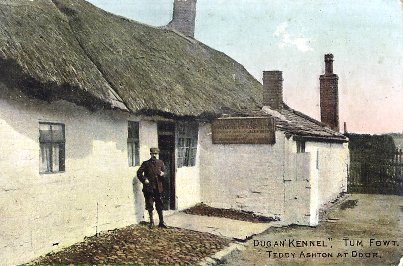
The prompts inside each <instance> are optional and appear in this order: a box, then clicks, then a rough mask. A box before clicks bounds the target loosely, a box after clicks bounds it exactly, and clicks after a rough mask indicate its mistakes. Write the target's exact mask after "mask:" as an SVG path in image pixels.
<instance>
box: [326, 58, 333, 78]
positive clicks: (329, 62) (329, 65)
mask: <svg viewBox="0 0 403 266" xmlns="http://www.w3.org/2000/svg"><path fill="white" fill-rule="evenodd" d="M331 74H333V54H325V75H331Z"/></svg>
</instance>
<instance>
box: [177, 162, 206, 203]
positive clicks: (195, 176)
mask: <svg viewBox="0 0 403 266" xmlns="http://www.w3.org/2000/svg"><path fill="white" fill-rule="evenodd" d="M197 159H198V158H196V160H197ZM176 203H177V209H178V210H183V209H186V208H189V207H192V206H194V205H196V204H197V203H200V175H199V167H198V166H197V165H196V166H193V167H181V168H178V169H177V172H176Z"/></svg>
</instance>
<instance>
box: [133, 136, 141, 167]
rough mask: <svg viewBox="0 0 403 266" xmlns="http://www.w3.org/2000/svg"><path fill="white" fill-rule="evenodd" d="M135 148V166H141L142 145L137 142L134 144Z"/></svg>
mask: <svg viewBox="0 0 403 266" xmlns="http://www.w3.org/2000/svg"><path fill="white" fill-rule="evenodd" d="M134 145H135V148H134V165H140V145H139V142H138V141H136V142H135V143H134Z"/></svg>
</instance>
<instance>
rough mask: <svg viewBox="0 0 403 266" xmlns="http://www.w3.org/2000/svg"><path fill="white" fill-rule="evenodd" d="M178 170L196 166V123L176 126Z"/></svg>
mask: <svg viewBox="0 0 403 266" xmlns="http://www.w3.org/2000/svg"><path fill="white" fill-rule="evenodd" d="M177 129H178V143H177V146H178V163H177V164H178V168H180V167H183V166H195V165H196V152H197V134H198V129H199V127H198V125H197V123H179V124H178V127H177Z"/></svg>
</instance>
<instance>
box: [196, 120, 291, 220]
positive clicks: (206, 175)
mask: <svg viewBox="0 0 403 266" xmlns="http://www.w3.org/2000/svg"><path fill="white" fill-rule="evenodd" d="M284 139H285V137H284V134H283V133H281V132H276V144H274V145H249V144H239V145H234V144H231V145H213V144H212V138H211V125H210V124H203V125H200V126H199V143H200V149H199V150H200V165H201V167H200V184H201V201H202V202H204V203H206V204H208V205H210V206H213V207H217V208H233V209H238V210H245V211H253V212H255V213H258V214H262V215H267V216H279V217H280V216H282V215H283V210H284V183H283V178H284V144H285V143H284Z"/></svg>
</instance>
